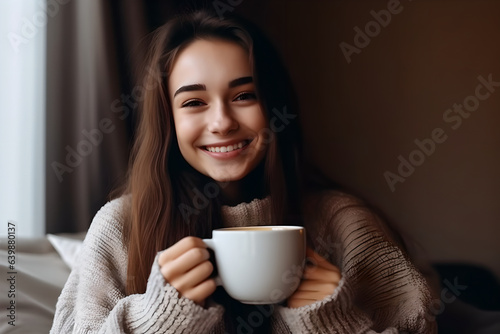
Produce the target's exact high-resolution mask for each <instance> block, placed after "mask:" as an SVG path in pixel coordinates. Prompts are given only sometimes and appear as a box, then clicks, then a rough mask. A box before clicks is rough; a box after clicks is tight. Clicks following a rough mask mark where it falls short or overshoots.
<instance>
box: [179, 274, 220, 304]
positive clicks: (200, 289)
mask: <svg viewBox="0 0 500 334" xmlns="http://www.w3.org/2000/svg"><path fill="white" fill-rule="evenodd" d="M216 288H217V284H216V283H215V280H214V279H207V280H205V281H203V282H201V283H200V284H198V285H197V286H195V287H193V288H192V289H190V290H188V291H186V292H185V293H183V294H182V295H183V296H184V297H186V298H188V299H191V300H192V301H194V302H195V303H196V304H199V305H201V304H203V302H204V301H205V299H207V298H208V297H209V296H210V295H212V294H213V293H214V292H215V289H216Z"/></svg>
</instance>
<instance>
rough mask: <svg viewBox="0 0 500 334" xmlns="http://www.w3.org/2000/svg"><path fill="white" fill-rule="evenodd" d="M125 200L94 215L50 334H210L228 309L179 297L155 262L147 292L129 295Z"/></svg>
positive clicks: (58, 303)
mask: <svg viewBox="0 0 500 334" xmlns="http://www.w3.org/2000/svg"><path fill="white" fill-rule="evenodd" d="M125 200H126V199H124V198H123V197H122V198H120V199H117V200H114V201H111V202H110V203H108V204H106V205H105V206H104V207H103V208H102V209H101V210H100V211H99V212H98V213H97V215H96V216H95V218H94V220H93V222H92V225H91V227H90V229H89V231H88V233H87V237H86V238H85V241H84V243H83V246H82V250H81V253H80V255H79V258H78V265H77V266H76V267H75V268H74V269H73V271H72V272H71V274H70V276H69V278H68V281H67V282H66V285H65V286H64V288H63V291H62V293H61V295H60V297H59V299H58V302H57V306H56V314H55V317H54V322H53V325H52V329H51V333H65V334H66V333H210V332H213V331H215V329H216V328H218V327H220V326H221V322H222V317H223V308H222V307H221V306H220V305H214V306H211V307H208V308H207V309H205V308H203V307H201V306H199V305H197V304H195V303H194V302H193V301H191V300H189V299H187V298H185V297H180V296H179V294H178V292H177V290H176V289H175V288H174V287H172V286H171V285H169V284H168V283H166V282H165V280H164V278H163V276H162V275H161V273H160V271H159V265H158V262H157V259H158V256H157V257H156V258H155V261H154V262H153V265H152V268H151V273H150V276H149V279H148V283H147V287H146V291H145V293H143V294H134V295H129V296H127V295H126V294H125V284H126V272H127V270H126V266H127V251H126V247H124V245H123V242H122V226H123V223H122V221H123V216H122V215H123V210H121V208H122V206H123V205H124V204H125V203H124V201H125Z"/></svg>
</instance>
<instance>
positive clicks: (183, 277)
mask: <svg viewBox="0 0 500 334" xmlns="http://www.w3.org/2000/svg"><path fill="white" fill-rule="evenodd" d="M209 257H210V254H209V253H208V250H207V247H206V246H205V244H204V243H203V241H202V240H201V239H200V238H196V237H185V238H183V239H181V240H180V241H178V242H177V243H176V244H175V245H173V246H171V247H169V248H167V249H166V250H165V251H163V252H162V253H161V254H160V256H159V257H158V264H159V265H160V272H161V274H162V275H163V277H164V278H165V280H166V281H167V282H168V283H169V284H170V285H172V286H173V287H174V288H175V289H177V291H179V293H180V294H181V295H182V296H184V297H186V298H189V299H191V300H192V301H194V302H195V303H196V304H198V305H201V306H203V305H204V303H205V299H207V298H208V297H209V296H210V295H211V294H212V293H214V291H215V289H216V287H217V285H216V284H215V280H214V279H211V278H209V277H210V275H211V274H212V272H213V270H214V267H213V265H212V263H211V262H210V261H209Z"/></svg>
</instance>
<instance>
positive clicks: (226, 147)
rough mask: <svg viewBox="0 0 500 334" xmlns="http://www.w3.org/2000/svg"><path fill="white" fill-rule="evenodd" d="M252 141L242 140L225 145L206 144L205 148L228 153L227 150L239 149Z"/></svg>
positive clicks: (210, 150)
mask: <svg viewBox="0 0 500 334" xmlns="http://www.w3.org/2000/svg"><path fill="white" fill-rule="evenodd" d="M249 142H250V141H249V140H242V141H240V142H237V143H235V144H232V145H224V146H204V148H205V150H207V151H209V152H216V153H219V152H221V153H226V152H231V151H234V150H237V149H239V148H242V147H244V146H246V145H248V143H249Z"/></svg>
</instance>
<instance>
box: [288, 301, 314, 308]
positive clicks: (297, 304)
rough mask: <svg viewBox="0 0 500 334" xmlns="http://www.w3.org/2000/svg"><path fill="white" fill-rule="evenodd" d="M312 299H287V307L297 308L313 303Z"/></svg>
mask: <svg viewBox="0 0 500 334" xmlns="http://www.w3.org/2000/svg"><path fill="white" fill-rule="evenodd" d="M315 302H316V300H314V299H288V307H290V308H297V307H301V306H306V305H311V304H313V303H315Z"/></svg>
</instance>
